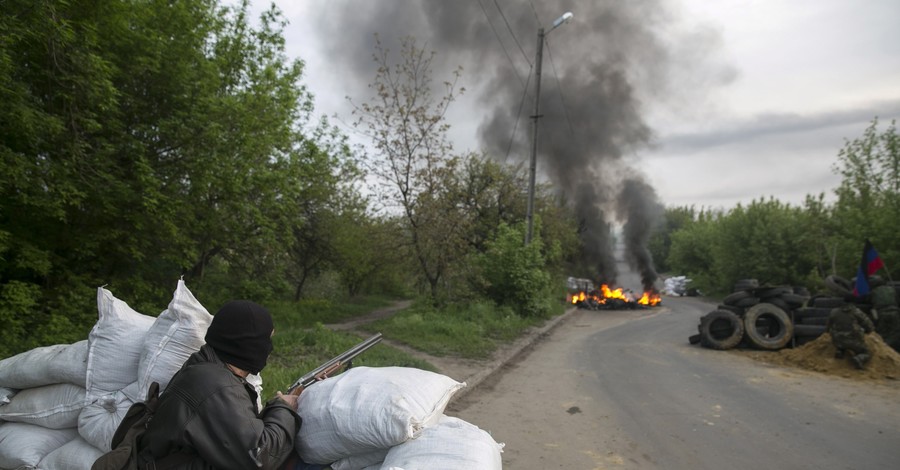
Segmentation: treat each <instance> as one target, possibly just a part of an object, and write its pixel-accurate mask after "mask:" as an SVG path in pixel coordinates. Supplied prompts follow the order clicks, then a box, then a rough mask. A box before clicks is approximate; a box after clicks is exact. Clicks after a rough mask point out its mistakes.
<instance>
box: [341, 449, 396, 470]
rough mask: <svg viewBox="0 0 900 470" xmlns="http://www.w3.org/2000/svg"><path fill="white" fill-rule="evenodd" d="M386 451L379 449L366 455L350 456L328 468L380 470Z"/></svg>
mask: <svg viewBox="0 0 900 470" xmlns="http://www.w3.org/2000/svg"><path fill="white" fill-rule="evenodd" d="M387 453H388V449H379V450H376V451H372V452H369V453H367V454H360V455H351V456H350V457H344V458H342V459H341V460H338V461H337V462H333V463H332V464H331V465H329V467H331V470H359V469H360V468H369V467H374V468H380V467H381V462H384V458H385V457H386V456H387Z"/></svg>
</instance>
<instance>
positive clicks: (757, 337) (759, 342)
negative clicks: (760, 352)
mask: <svg viewBox="0 0 900 470" xmlns="http://www.w3.org/2000/svg"><path fill="white" fill-rule="evenodd" d="M809 299H810V296H809V292H808V291H807V290H806V289H804V288H802V287H798V288H795V287H791V286H760V285H759V282H758V281H757V280H756V279H742V280H740V281H738V282H736V283H735V285H734V289H733V291H732V293H731V294H729V295H728V296H726V297H725V298H724V299H723V300H722V303H721V304H720V305H718V306H717V307H716V309H715V310H713V311H712V312H709V313H707V314H706V315H704V316H703V317H701V318H700V324H699V325H698V326H697V329H698V330H699V333H698V334H696V335H693V336H691V337H690V338H689V341H690V343H691V344H698V343H699V344H700V345H701V346H704V347H707V348H711V349H719V350H726V349H732V348H735V347H738V346H750V347H753V348H757V349H764V350H772V351H774V350H778V349H782V348H784V347H786V346H788V345H792V344H793V340H794V337H795V323H794V319H793V318H794V317H793V312H795V311H796V310H798V309H801V308H803V307H804V306H805V305H806V303H807V301H808V300H809ZM826 318H827V316H826ZM819 334H821V332H820V333H819Z"/></svg>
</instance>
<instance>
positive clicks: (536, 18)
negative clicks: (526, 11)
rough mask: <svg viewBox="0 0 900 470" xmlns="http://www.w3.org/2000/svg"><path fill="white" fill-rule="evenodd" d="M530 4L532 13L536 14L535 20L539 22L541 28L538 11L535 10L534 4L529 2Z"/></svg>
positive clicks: (538, 25)
mask: <svg viewBox="0 0 900 470" xmlns="http://www.w3.org/2000/svg"><path fill="white" fill-rule="evenodd" d="M528 3H530V4H531V11H532V12H534V19H535V21H537V27H538V28H540V27H541V19H540V18H538V14H537V10H536V9H535V8H534V2H533V1H531V0H529V2H528Z"/></svg>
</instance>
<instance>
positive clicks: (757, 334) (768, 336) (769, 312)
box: [744, 302, 794, 350]
mask: <svg viewBox="0 0 900 470" xmlns="http://www.w3.org/2000/svg"><path fill="white" fill-rule="evenodd" d="M744 328H745V329H746V332H747V340H748V341H749V342H750V344H751V345H753V346H754V347H757V348H759V349H766V350H777V349H781V348H783V347H785V346H786V345H787V344H788V343H789V342H790V341H791V337H793V336H794V325H793V323H791V319H790V318H789V317H788V314H787V313H785V312H784V310H782V309H780V308H778V307H776V306H775V305H772V304H770V303H765V302H763V303H760V304H756V305H754V306H753V307H751V308H749V309H748V310H747V312H746V313H744Z"/></svg>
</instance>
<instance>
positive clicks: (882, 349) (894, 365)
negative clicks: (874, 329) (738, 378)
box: [732, 333, 900, 382]
mask: <svg viewBox="0 0 900 470" xmlns="http://www.w3.org/2000/svg"><path fill="white" fill-rule="evenodd" d="M866 346H868V348H869V351H870V352H871V355H872V359H871V360H870V361H869V363H868V364H866V367H865V369H863V370H858V369H856V368H855V367H853V365H852V364H851V362H850V359H849V357H844V358H841V359H838V358H835V357H834V354H835V351H836V350H835V347H834V345H832V344H831V335H829V334H828V333H825V334H823V335H822V336H820V337H819V338H817V339H816V340H815V341H812V342H809V343H806V344H804V345H803V346H800V347H798V348H794V349H782V350H780V351H754V350H732V351H734V352H735V354H740V355H743V356H747V357H750V358H753V359H756V360H758V361H762V362H766V363H770V364H775V365H779V366H785V367H793V368H798V369H805V370H810V371H815V372H819V373H822V374H826V375H835V376H839V377H843V378H847V379H852V380H865V381H876V382H881V381H884V380H900V354H898V353H897V351H894V350H893V349H892V348H891V347H890V346H888V345H887V344H885V343H884V341H883V340H882V339H881V337H880V336H878V335H877V334H868V335H866Z"/></svg>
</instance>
